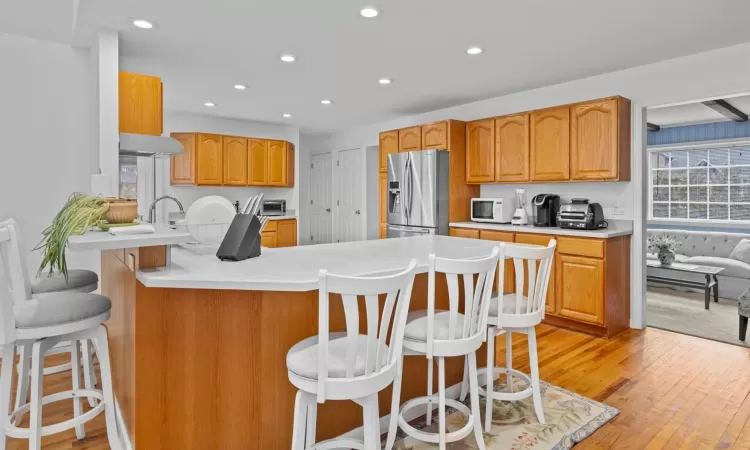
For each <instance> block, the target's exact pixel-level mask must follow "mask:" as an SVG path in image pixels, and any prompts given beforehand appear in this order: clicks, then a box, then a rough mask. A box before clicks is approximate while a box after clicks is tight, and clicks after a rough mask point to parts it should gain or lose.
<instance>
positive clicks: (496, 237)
mask: <svg viewBox="0 0 750 450" xmlns="http://www.w3.org/2000/svg"><path fill="white" fill-rule="evenodd" d="M513 238H514V236H513V233H507V232H505V231H491V230H481V231H480V232H479V239H486V240H488V241H499V242H513Z"/></svg>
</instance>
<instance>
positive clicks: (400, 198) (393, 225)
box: [386, 150, 450, 238]
mask: <svg viewBox="0 0 750 450" xmlns="http://www.w3.org/2000/svg"><path fill="white" fill-rule="evenodd" d="M449 164H450V161H449V158H448V151H447V150H422V151H417V152H405V153H394V154H391V155H388V194H387V195H388V205H387V206H388V227H387V234H386V236H387V237H389V238H393V237H407V236H420V235H427V234H443V235H447V234H448V170H449Z"/></svg>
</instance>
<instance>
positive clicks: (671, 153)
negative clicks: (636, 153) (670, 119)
mask: <svg viewBox="0 0 750 450" xmlns="http://www.w3.org/2000/svg"><path fill="white" fill-rule="evenodd" d="M649 169H650V172H651V181H650V185H651V218H653V219H677V220H711V221H715V220H720V221H732V222H733V221H739V220H750V144H747V145H734V146H726V147H710V148H706V147H703V148H701V147H699V146H696V147H695V148H687V149H683V148H681V149H673V150H650V168H649Z"/></svg>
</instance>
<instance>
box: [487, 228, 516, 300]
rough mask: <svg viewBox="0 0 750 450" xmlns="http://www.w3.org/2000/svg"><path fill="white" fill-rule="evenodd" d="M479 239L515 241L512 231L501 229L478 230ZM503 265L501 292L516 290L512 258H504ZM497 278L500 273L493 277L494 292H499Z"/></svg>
mask: <svg viewBox="0 0 750 450" xmlns="http://www.w3.org/2000/svg"><path fill="white" fill-rule="evenodd" d="M479 239H486V240H488V241H498V242H510V243H513V242H514V241H515V236H514V235H513V233H505V232H502V231H490V230H480V232H479ZM503 267H504V271H503V292H504V293H510V292H516V275H515V269H514V265H513V260H512V259H507V260H505V264H504V265H503ZM499 279H500V274H498V275H497V277H496V278H495V284H494V286H493V288H492V289H493V291H494V292H499V291H498V289H497V284H498V280H499Z"/></svg>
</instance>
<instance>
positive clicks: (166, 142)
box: [120, 133, 184, 157]
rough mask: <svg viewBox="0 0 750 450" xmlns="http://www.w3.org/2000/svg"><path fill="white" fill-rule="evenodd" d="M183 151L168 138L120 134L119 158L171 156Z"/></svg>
mask: <svg viewBox="0 0 750 450" xmlns="http://www.w3.org/2000/svg"><path fill="white" fill-rule="evenodd" d="M183 151H184V149H183V148H182V144H180V143H179V142H178V141H177V140H176V139H173V138H171V137H168V136H149V135H145V134H132V133H120V155H121V156H164V157H168V156H173V155H180V154H182V152H183Z"/></svg>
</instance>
